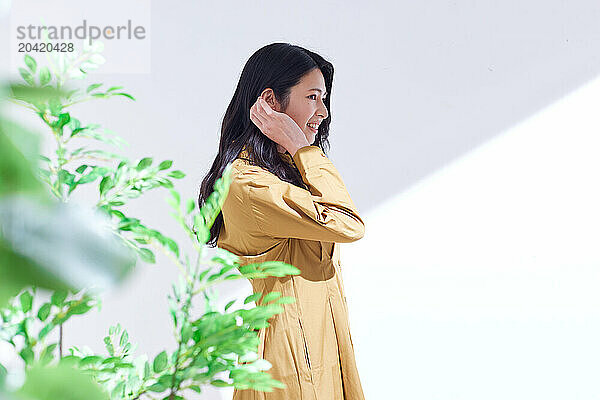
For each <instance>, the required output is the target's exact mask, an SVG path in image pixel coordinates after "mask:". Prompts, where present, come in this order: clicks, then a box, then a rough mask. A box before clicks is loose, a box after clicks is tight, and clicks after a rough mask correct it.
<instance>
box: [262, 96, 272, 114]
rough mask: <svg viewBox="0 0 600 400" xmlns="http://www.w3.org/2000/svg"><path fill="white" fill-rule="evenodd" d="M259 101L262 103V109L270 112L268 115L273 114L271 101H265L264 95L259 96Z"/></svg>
mask: <svg viewBox="0 0 600 400" xmlns="http://www.w3.org/2000/svg"><path fill="white" fill-rule="evenodd" d="M258 103H259V104H260V106H261V107H262V109H263V110H264V111H265V113H266V114H268V115H271V114H273V109H272V108H271V106H270V105H269V103H267V102H266V101H265V99H263V98H262V97H259V98H258Z"/></svg>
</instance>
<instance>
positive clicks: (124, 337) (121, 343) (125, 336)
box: [119, 331, 129, 347]
mask: <svg viewBox="0 0 600 400" xmlns="http://www.w3.org/2000/svg"><path fill="white" fill-rule="evenodd" d="M128 341H129V334H128V333H127V331H123V333H122V334H121V339H120V340H119V346H120V347H123V346H125V344H126V343H127V342H128Z"/></svg>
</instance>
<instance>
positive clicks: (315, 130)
mask: <svg viewBox="0 0 600 400" xmlns="http://www.w3.org/2000/svg"><path fill="white" fill-rule="evenodd" d="M306 126H308V129H310V130H311V131H312V132H313V133H318V132H319V124H314V123H308V124H306Z"/></svg>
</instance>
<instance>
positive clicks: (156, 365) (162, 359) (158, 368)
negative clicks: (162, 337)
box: [152, 351, 168, 374]
mask: <svg viewBox="0 0 600 400" xmlns="http://www.w3.org/2000/svg"><path fill="white" fill-rule="evenodd" d="M167 361H168V359H167V352H166V351H161V352H160V353H159V354H158V355H157V356H156V357H155V358H154V362H153V363H152V369H153V370H154V372H155V373H157V374H159V373H161V372H162V371H164V370H165V368H167Z"/></svg>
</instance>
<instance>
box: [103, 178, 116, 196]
mask: <svg viewBox="0 0 600 400" xmlns="http://www.w3.org/2000/svg"><path fill="white" fill-rule="evenodd" d="M113 187H114V185H113V181H112V178H111V177H110V176H109V175H107V176H105V177H104V178H102V181H100V186H99V189H100V196H102V195H103V194H104V193H106V191H107V190H110V189H112V188H113Z"/></svg>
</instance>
